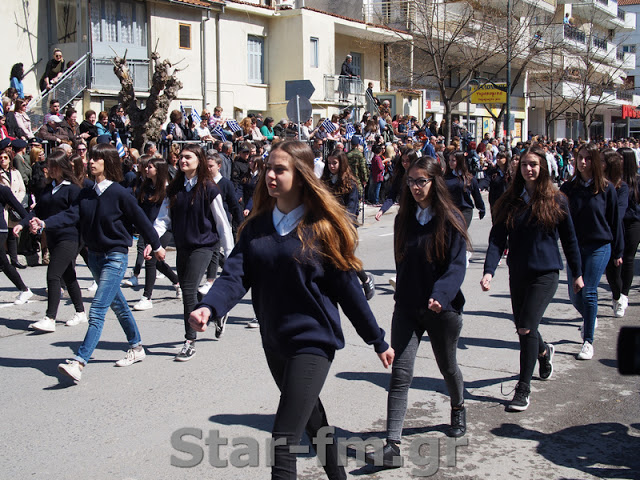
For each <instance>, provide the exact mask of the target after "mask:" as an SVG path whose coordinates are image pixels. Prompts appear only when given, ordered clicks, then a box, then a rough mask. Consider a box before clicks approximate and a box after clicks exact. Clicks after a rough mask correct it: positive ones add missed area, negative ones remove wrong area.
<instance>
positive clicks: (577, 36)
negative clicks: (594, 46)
mask: <svg viewBox="0 0 640 480" xmlns="http://www.w3.org/2000/svg"><path fill="white" fill-rule="evenodd" d="M563 29H564V32H563V36H564V39H565V40H573V41H574V42H577V43H581V44H583V45H586V44H587V36H586V35H585V33H584V32H583V31H582V30H580V29H578V28H576V27H572V26H571V25H567V24H566V23H565V24H563Z"/></svg>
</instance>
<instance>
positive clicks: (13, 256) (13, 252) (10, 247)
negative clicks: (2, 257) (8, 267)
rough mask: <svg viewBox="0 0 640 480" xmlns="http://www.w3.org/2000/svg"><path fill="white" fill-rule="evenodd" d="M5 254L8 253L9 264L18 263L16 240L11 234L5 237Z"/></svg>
mask: <svg viewBox="0 0 640 480" xmlns="http://www.w3.org/2000/svg"><path fill="white" fill-rule="evenodd" d="M9 228H11V227H9ZM10 233H11V232H10ZM7 253H9V260H11V263H18V239H17V238H16V236H15V235H13V233H11V235H7Z"/></svg>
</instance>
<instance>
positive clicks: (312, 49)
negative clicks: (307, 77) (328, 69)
mask: <svg viewBox="0 0 640 480" xmlns="http://www.w3.org/2000/svg"><path fill="white" fill-rule="evenodd" d="M309 55H310V59H311V62H310V66H311V68H318V67H319V66H320V39H319V38H318V37H311V38H310V39H309Z"/></svg>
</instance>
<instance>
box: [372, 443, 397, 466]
mask: <svg viewBox="0 0 640 480" xmlns="http://www.w3.org/2000/svg"><path fill="white" fill-rule="evenodd" d="M380 460H382V463H381V462H380ZM364 461H365V462H366V463H367V465H373V466H374V467H381V468H400V467H401V466H402V457H401V456H400V447H399V446H398V444H397V443H395V442H391V441H389V440H387V443H386V444H385V446H384V447H382V452H380V451H379V450H378V451H376V452H367V453H365V455H364Z"/></svg>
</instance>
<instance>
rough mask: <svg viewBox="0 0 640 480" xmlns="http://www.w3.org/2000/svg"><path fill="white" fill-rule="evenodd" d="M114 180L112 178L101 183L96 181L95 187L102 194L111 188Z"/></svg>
mask: <svg viewBox="0 0 640 480" xmlns="http://www.w3.org/2000/svg"><path fill="white" fill-rule="evenodd" d="M112 184H113V182H112V181H111V180H106V179H105V180H103V181H101V182H100V183H96V184H94V185H93V189H94V190H95V191H96V193H97V194H98V196H100V195H102V194H103V193H104V192H105V190H106V189H107V188H109V187H110V186H111V185H112Z"/></svg>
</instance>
